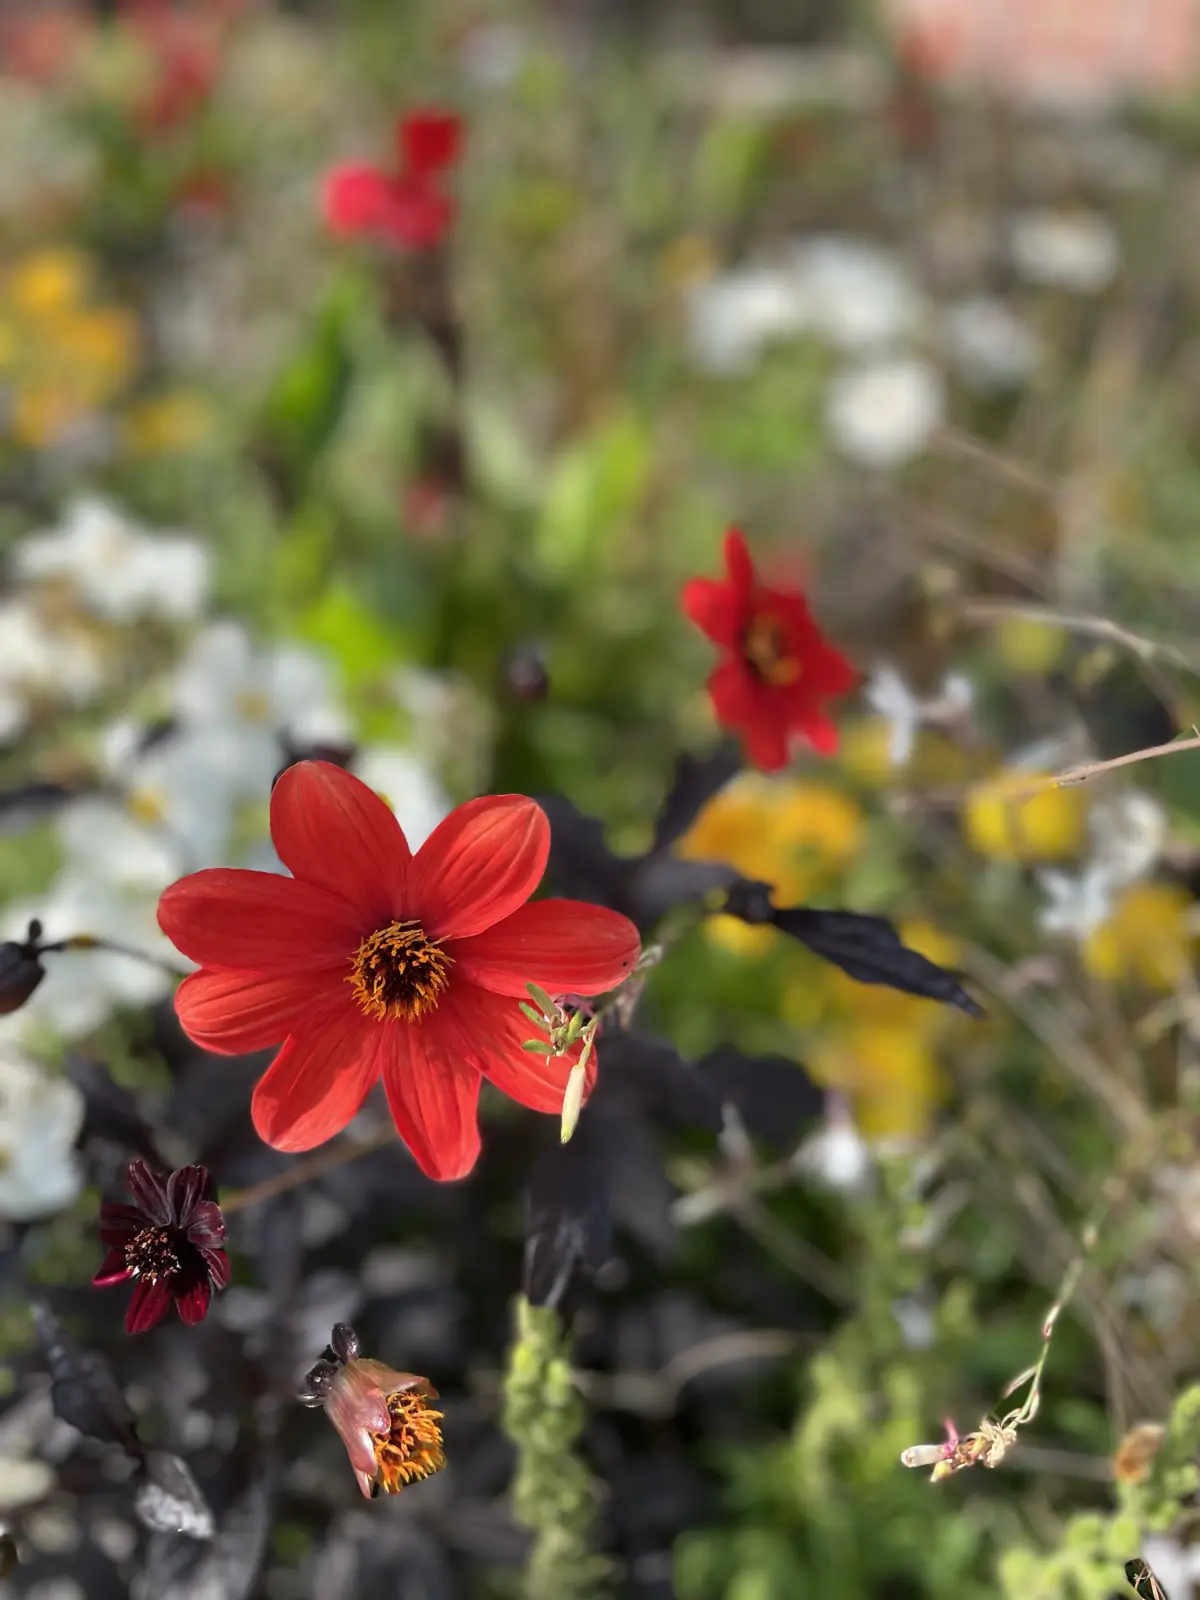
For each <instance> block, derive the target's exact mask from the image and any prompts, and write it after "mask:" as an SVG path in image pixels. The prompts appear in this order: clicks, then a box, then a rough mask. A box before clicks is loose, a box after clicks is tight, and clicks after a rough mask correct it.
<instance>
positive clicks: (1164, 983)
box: [1080, 883, 1196, 992]
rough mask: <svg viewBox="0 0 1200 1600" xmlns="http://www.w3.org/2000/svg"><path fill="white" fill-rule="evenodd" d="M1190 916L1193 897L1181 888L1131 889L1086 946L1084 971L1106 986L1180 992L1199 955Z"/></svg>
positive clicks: (1144, 886) (1148, 885) (1141, 886)
mask: <svg viewBox="0 0 1200 1600" xmlns="http://www.w3.org/2000/svg"><path fill="white" fill-rule="evenodd" d="M1191 910H1192V897H1191V896H1190V895H1189V894H1188V892H1187V890H1186V889H1184V888H1182V887H1181V886H1180V885H1179V884H1175V883H1134V884H1131V885H1130V886H1129V888H1128V889H1126V890H1125V891H1124V893H1123V894H1122V895H1121V896H1120V897H1119V899H1118V900H1117V903H1116V906H1115V907H1114V908H1113V912H1112V915H1111V916H1110V917H1109V918H1108V919H1107V920H1106V921H1105V922H1102V923H1101V924H1100V926H1099V927H1098V928H1096V929H1095V930H1094V931H1093V932H1092V933H1091V934H1089V935H1088V937H1087V939H1086V940H1085V941H1084V943H1083V946H1082V948H1081V952H1080V954H1081V958H1082V961H1083V965H1084V969H1085V971H1087V972H1089V973H1091V975H1092V977H1094V978H1099V979H1100V980H1101V981H1102V982H1105V983H1118V982H1122V981H1132V982H1134V983H1141V984H1144V985H1145V986H1146V988H1148V989H1159V990H1163V991H1166V992H1169V991H1171V990H1173V989H1177V988H1178V987H1179V985H1180V984H1181V983H1182V982H1183V980H1184V978H1185V977H1186V976H1187V973H1188V971H1189V969H1190V967H1191V964H1192V960H1193V957H1194V953H1195V943H1196V940H1195V935H1194V933H1193V932H1192V931H1191V929H1190V928H1189V926H1188V922H1189V915H1190V912H1191Z"/></svg>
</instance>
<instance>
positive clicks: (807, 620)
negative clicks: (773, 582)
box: [683, 528, 858, 772]
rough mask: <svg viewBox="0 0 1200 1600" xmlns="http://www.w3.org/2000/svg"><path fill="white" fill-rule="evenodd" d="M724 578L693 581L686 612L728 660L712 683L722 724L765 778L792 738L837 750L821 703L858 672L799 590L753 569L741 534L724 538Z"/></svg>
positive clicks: (784, 757)
mask: <svg viewBox="0 0 1200 1600" xmlns="http://www.w3.org/2000/svg"><path fill="white" fill-rule="evenodd" d="M725 574H726V575H725V577H724V578H722V579H716V580H714V579H712V578H693V579H692V580H691V582H690V583H688V584H686V585H685V586H684V591H683V609H684V611H685V612H686V613H687V615H688V616H689V617H690V618H691V620H692V621H693V622H694V623H695V624H696V626H697V627H698V628H699V629H700V630H701V631H702V632H703V633H706V634H707V635H708V637H709V638H710V639H711V640H712V641H713V643H714V644H716V645H719V646H720V647H721V648H722V650H724V651H726V652H727V654H726V656H725V659H724V660H723V661H721V662H720V664H719V665H718V666H717V668H716V670H715V671H714V672H713V673H712V675H711V677H710V678H709V680H708V692H709V695H710V696H711V697H712V703H713V710H714V711H715V713H716V717H717V721H718V722H719V723H720V724H721V726H722V727H724V728H731V729H733V730H734V731H735V732H736V733H737V734H738V735H739V736H740V737H741V739H742V742H743V744H744V745H745V747H746V753H747V755H748V757H749V759H750V760H751V761H752V762H753V763H754V765H755V766H756V767H760V768H761V769H762V770H763V771H764V772H778V771H779V769H780V768H781V767H784V766H786V765H787V761H788V754H789V745H790V742H791V738H792V735H794V734H802V735H803V736H804V737H805V738H806V739H807V740H808V742H809V743H810V744H811V745H812V746H813V748H814V749H815V750H818V751H820V753H821V754H822V755H830V754H832V753H833V751H834V750H836V749H837V728H836V727H835V726H834V724H833V723H832V722H831V721H830V719H829V718H828V717H827V716H826V714H825V711H824V709H823V707H822V702H823V701H825V700H829V699H833V698H834V697H836V696H837V695H842V694H845V693H846V692H847V691H848V690H849V689H852V688H853V687H854V685H855V684H856V683H857V682H858V673H857V672H856V671H855V669H854V668H853V667H852V666H851V665H850V663H849V662H848V661H847V660H846V658H845V656H843V655H841V654H839V652H838V651H837V650H835V649H834V648H833V646H832V645H831V644H829V643H828V641H827V640H826V639H825V638H824V636H823V635H822V633H821V630H820V629H819V628H818V627H817V624H816V623H815V622H814V621H813V618H812V614H811V613H810V611H809V609H808V601H807V600H806V599H805V598H804V596H803V594H801V593H800V592H799V590H796V589H774V588H771V587H769V586H768V585H767V584H764V583H761V582H760V581H759V579H758V576H757V574H756V573H755V571H754V564H753V562H752V561H751V559H750V552H749V551H748V550H747V548H746V541H745V540H744V539H743V538H742V535H741V534H740V533H739V532H738V530H737V529H736V528H730V530H729V532H728V533H727V534H726V535H725Z"/></svg>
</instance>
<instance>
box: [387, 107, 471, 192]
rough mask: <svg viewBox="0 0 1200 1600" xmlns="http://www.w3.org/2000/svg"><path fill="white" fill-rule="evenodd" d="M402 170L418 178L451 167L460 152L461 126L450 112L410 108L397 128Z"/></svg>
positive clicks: (458, 120)
mask: <svg viewBox="0 0 1200 1600" xmlns="http://www.w3.org/2000/svg"><path fill="white" fill-rule="evenodd" d="M396 143H397V145H398V147H399V151H400V160H401V162H402V163H403V166H404V169H405V170H406V171H408V172H411V173H413V174H415V175H416V176H418V177H425V176H427V175H428V174H429V173H432V172H440V171H441V170H442V169H443V168H444V167H452V166H454V164H455V162H457V160H458V159H459V157H460V155H461V154H462V143H463V125H462V122H461V120H460V119H459V118H458V117H456V116H455V115H454V114H453V112H449V111H438V110H436V109H435V108H433V107H429V108H426V109H422V110H420V111H413V112H411V113H410V114H409V115H408V116H407V117H404V118H403V119H402V120H401V122H400V123H399V125H398V127H397V129H396Z"/></svg>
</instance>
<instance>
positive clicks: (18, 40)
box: [0, 4, 88, 84]
mask: <svg viewBox="0 0 1200 1600" xmlns="http://www.w3.org/2000/svg"><path fill="white" fill-rule="evenodd" d="M87 34H88V23H87V19H86V18H85V17H84V15H83V13H82V12H81V11H80V10H79V9H78V7H76V6H75V5H71V4H65V5H52V6H44V7H39V8H38V9H36V10H27V11H25V12H23V13H17V14H15V15H11V16H3V17H0V72H3V73H6V74H9V75H10V76H12V77H14V78H24V79H25V80H26V82H28V83H37V84H46V83H53V82H54V81H55V80H56V79H57V78H59V77H61V76H62V74H63V73H64V72H65V71H66V70H67V69H68V68H69V67H70V66H71V65H72V64H73V62H74V60H75V57H76V56H77V55H78V54H79V50H80V47H81V46H82V45H83V43H84V41H85V40H86V38H87Z"/></svg>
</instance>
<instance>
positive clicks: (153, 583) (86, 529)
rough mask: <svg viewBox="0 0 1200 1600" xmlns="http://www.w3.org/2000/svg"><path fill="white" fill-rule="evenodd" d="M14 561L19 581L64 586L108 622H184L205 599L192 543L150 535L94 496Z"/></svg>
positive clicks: (204, 567)
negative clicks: (146, 619)
mask: <svg viewBox="0 0 1200 1600" xmlns="http://www.w3.org/2000/svg"><path fill="white" fill-rule="evenodd" d="M14 559H15V566H16V570H17V572H18V573H19V574H20V575H21V576H22V577H24V578H26V579H31V580H34V581H45V580H47V579H55V580H59V581H62V582H65V583H69V584H70V585H71V586H72V587H73V588H74V589H75V590H77V591H78V593H79V595H80V596H81V598H82V601H83V603H84V605H85V606H86V607H87V608H88V609H90V610H92V611H94V612H95V613H96V614H97V615H98V616H101V617H103V618H105V619H106V620H107V621H110V622H132V621H133V620H134V619H135V618H137V617H145V616H160V617H165V618H166V619H168V620H169V621H173V622H180V621H186V620H187V619H189V618H191V617H196V616H198V615H199V614H200V612H201V611H202V610H203V608H204V604H205V602H206V600H207V598H208V584H209V556H208V551H207V550H206V549H205V548H204V546H203V545H202V544H201V543H200V542H199V541H198V540H197V539H194V538H192V537H191V536H190V535H187V534H157V533H150V532H148V531H147V530H146V529H144V528H142V527H141V526H140V525H139V524H138V523H137V522H135V521H133V519H132V518H130V517H128V516H126V514H125V513H124V512H123V511H120V510H118V508H117V507H116V506H114V505H111V504H110V503H109V502H108V501H107V500H101V499H99V498H96V497H93V496H88V497H84V498H82V499H79V500H76V501H75V502H74V503H73V504H72V505H71V506H70V508H69V509H68V511H67V515H66V517H65V518H64V520H63V521H62V522H61V523H60V524H59V525H58V526H57V527H55V528H50V529H47V530H46V532H44V533H36V534H33V535H31V536H30V537H29V538H28V539H25V540H23V541H22V543H21V544H19V545H18V546H17V550H16V554H15V558H14Z"/></svg>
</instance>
